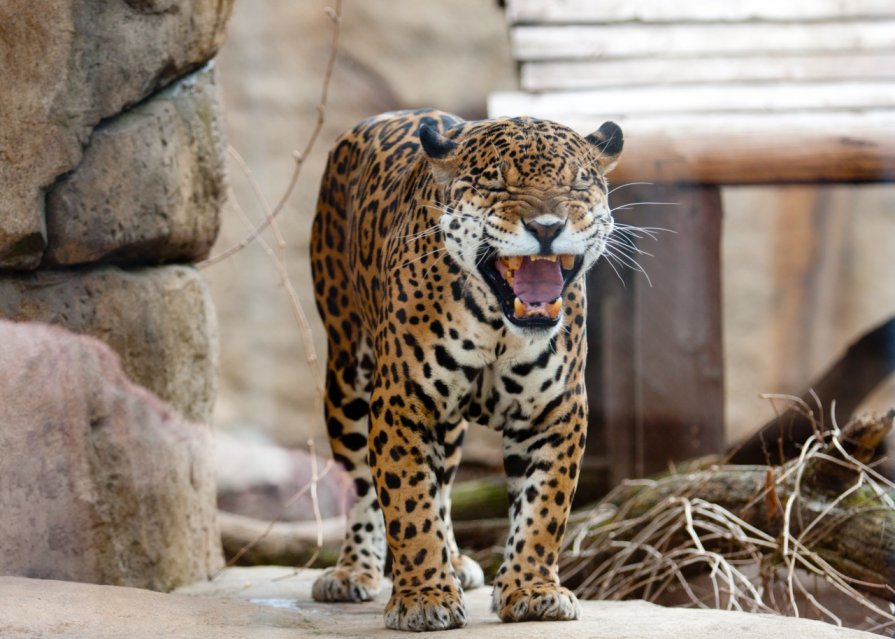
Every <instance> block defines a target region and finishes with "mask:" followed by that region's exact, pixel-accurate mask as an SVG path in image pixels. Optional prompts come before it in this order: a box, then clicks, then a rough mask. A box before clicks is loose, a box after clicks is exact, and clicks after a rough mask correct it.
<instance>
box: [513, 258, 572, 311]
mask: <svg viewBox="0 0 895 639" xmlns="http://www.w3.org/2000/svg"><path fill="white" fill-rule="evenodd" d="M514 275H515V277H514V279H513V293H515V294H516V297H518V298H519V299H520V300H522V301H523V302H525V303H526V304H546V303H550V302H553V301H554V300H556V298H558V297H559V296H561V295H562V268H561V267H560V262H559V260H556V259H554V260H539V259H537V258H536V259H534V260H532V259H531V258H530V257H528V256H526V257H524V258H523V259H522V264H520V266H519V268H518V269H517V270H516V272H515V274H514Z"/></svg>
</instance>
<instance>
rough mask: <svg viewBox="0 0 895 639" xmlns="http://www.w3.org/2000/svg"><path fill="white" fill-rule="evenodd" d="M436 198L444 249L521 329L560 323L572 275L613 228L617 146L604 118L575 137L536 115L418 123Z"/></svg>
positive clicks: (615, 130)
mask: <svg viewBox="0 0 895 639" xmlns="http://www.w3.org/2000/svg"><path fill="white" fill-rule="evenodd" d="M420 141H421V144H422V147H423V150H424V152H425V154H426V156H427V158H428V161H429V164H430V167H431V169H432V174H433V176H434V178H435V180H436V181H437V182H438V184H439V186H440V193H441V197H442V199H443V201H440V202H438V206H439V208H440V210H441V219H440V226H441V230H442V235H443V238H444V243H445V248H446V249H447V251H448V253H449V254H450V255H451V257H452V258H453V259H454V260H456V261H457V262H458V263H459V264H460V266H461V267H462V268H464V269H465V270H466V271H467V272H468V273H470V274H473V275H475V276H477V277H480V278H481V279H482V280H484V282H486V283H487V285H488V287H489V288H490V290H491V291H492V292H493V293H494V295H495V296H496V297H497V300H498V302H499V305H500V308H501V310H502V311H503V314H504V318H505V319H504V321H505V322H507V323H509V325H510V326H511V327H514V328H516V329H523V331H524V332H526V333H531V332H543V331H545V330H548V331H549V330H552V329H555V328H556V327H557V326H558V325H559V324H560V323H561V321H562V316H563V306H564V305H563V298H564V296H565V292H566V289H567V287H568V285H569V283H570V282H571V281H572V280H574V279H575V278H576V277H578V276H579V275H580V274H581V273H583V272H584V271H586V270H587V269H589V268H590V267H591V266H593V264H594V263H595V262H596V261H597V259H598V258H599V257H600V255H602V253H603V251H604V250H605V248H606V241H607V238H608V236H609V234H610V233H611V232H612V229H613V222H612V217H611V215H610V210H609V205H608V199H607V195H608V190H607V184H606V174H607V173H609V171H611V170H612V168H613V167H614V166H615V164H616V162H617V161H618V158H619V155H620V154H621V151H622V145H623V138H622V131H621V129H620V128H619V127H618V126H617V125H616V124H614V123H612V122H606V123H605V124H603V125H602V126H601V127H600V128H599V130H597V131H596V132H594V133H592V134H590V135H588V136H586V137H582V136H580V135H578V134H577V133H575V132H574V131H572V130H571V129H569V128H568V127H564V126H562V125H559V124H556V123H553V122H548V121H544V120H537V119H533V118H513V119H501V120H490V121H489V120H486V121H483V122H481V123H478V124H476V125H474V126H472V127H470V128H468V129H466V130H464V131H463V132H462V133H461V134H455V135H452V132H451V131H447V132H446V133H444V134H442V133H440V132H439V131H438V130H437V129H436V128H435V127H434V126H433V125H423V126H422V127H420Z"/></svg>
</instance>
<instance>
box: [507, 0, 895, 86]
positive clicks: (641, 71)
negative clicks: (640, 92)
mask: <svg viewBox="0 0 895 639" xmlns="http://www.w3.org/2000/svg"><path fill="white" fill-rule="evenodd" d="M893 6H895V3H893ZM519 74H520V81H521V84H522V88H523V89H525V90H527V91H546V90H565V89H592V88H605V87H622V86H638V85H653V86H662V85H669V84H685V83H695V84H698V83H709V82H713V83H732V84H735V83H743V82H768V81H773V80H780V81H786V82H804V81H815V82H816V81H831V80H895V51H893V52H891V53H878V54H872V53H863V52H859V51H848V52H842V53H834V54H818V55H778V56H750V57H733V58H731V57H707V58H706V57H703V58H682V59H681V58H644V59H635V60H600V61H594V60H562V61H553V62H525V63H523V64H522V65H521V68H520V70H519Z"/></svg>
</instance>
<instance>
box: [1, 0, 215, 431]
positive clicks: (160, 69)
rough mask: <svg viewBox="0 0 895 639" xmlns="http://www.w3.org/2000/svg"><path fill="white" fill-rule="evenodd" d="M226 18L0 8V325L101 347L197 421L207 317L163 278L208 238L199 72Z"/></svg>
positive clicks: (155, 3)
mask: <svg viewBox="0 0 895 639" xmlns="http://www.w3.org/2000/svg"><path fill="white" fill-rule="evenodd" d="M231 10H232V0H208V1H207V2H186V1H185V0H114V1H105V0H82V1H77V2H76V1H75V0H37V1H33V0H11V1H10V2H4V3H2V5H0V60H3V61H4V63H3V64H2V65H0V87H2V89H3V90H2V91H0V113H3V114H4V117H3V126H2V127H0V185H2V188H0V317H4V318H8V319H14V320H38V321H46V322H52V323H55V324H59V325H62V326H65V327H68V328H71V329H72V330H74V331H77V332H81V333H87V334H91V335H94V336H96V337H99V338H100V339H102V340H104V341H106V342H107V343H108V344H109V345H111V346H112V348H113V349H115V350H116V352H117V353H118V354H119V355H120V357H121V358H122V361H123V363H124V368H125V370H126V372H127V373H128V374H129V375H130V376H131V377H132V379H133V380H134V381H136V382H138V383H140V384H142V385H143V386H146V387H147V388H149V389H150V390H152V391H154V392H155V393H156V394H158V395H159V397H160V398H162V399H164V400H166V401H168V402H170V403H171V404H172V405H173V406H174V407H175V408H177V409H178V410H180V411H181V412H182V413H183V414H184V415H185V416H187V417H189V418H190V419H195V420H199V421H209V420H210V418H211V409H212V406H213V403H214V395H215V386H216V368H217V360H218V349H217V325H216V322H215V314H214V311H213V307H212V304H211V301H210V297H209V295H208V293H207V291H206V286H205V283H204V281H203V280H202V278H200V277H199V276H198V274H197V273H196V272H195V271H194V270H193V269H192V268H191V267H189V266H179V267H171V266H160V265H161V264H163V263H168V262H178V263H181V264H189V263H191V262H194V261H197V260H201V259H202V258H204V257H205V256H207V255H208V252H209V250H210V248H211V245H212V244H213V243H214V240H215V238H216V237H217V233H218V229H219V227H220V209H221V207H222V205H223V200H224V193H225V185H224V156H225V155H224V154H225V143H224V137H223V134H222V123H221V122H222V116H221V113H220V107H219V101H218V90H217V86H216V81H215V69H214V64H213V62H211V60H212V58H213V57H214V55H215V54H216V53H217V51H218V49H219V47H220V46H221V44H222V43H223V38H224V27H225V25H226V22H227V20H228V18H229V16H230V13H231ZM135 267H138V268H135ZM123 268H124V269H127V270H122V269H123Z"/></svg>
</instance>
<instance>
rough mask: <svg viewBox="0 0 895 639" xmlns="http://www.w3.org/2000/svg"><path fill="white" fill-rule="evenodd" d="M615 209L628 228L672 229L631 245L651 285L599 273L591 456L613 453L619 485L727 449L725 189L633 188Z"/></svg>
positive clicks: (620, 194)
mask: <svg viewBox="0 0 895 639" xmlns="http://www.w3.org/2000/svg"><path fill="white" fill-rule="evenodd" d="M639 202H668V203H671V204H661V205H656V204H649V205H647V204H641V205H637V203H639ZM612 205H613V207H614V208H615V209H616V213H615V218H616V220H617V221H618V222H620V223H621V224H630V225H633V226H638V227H661V228H665V229H669V230H671V231H674V232H673V233H669V232H664V231H660V232H658V233H657V237H658V240H657V241H655V242H654V241H652V240H650V239H648V238H647V239H634V240H632V243H633V246H635V247H637V248H639V249H640V250H643V251H646V252H648V253H651V254H652V255H653V257H649V256H645V255H635V256H634V257H635V258H636V259H637V261H638V262H639V263H640V264H641V265H642V266H643V268H644V270H646V272H647V273H648V275H649V281H648V280H647V277H646V276H645V275H643V274H642V273H638V272H636V271H633V270H631V269H630V268H628V267H623V266H619V265H618V264H615V268H616V270H618V275H616V273H615V272H614V271H613V270H612V268H610V267H609V264H608V263H605V264H603V265H602V267H600V268H598V269H596V270H595V271H594V273H592V274H591V282H590V288H591V309H590V314H591V316H592V317H593V316H594V315H598V319H593V320H592V321H591V323H590V324H589V328H590V329H591V333H590V337H589V340H590V347H591V355H590V356H589V358H588V359H589V361H588V367H589V370H590V372H589V380H588V381H589V387H588V392H589V395H590V405H591V438H590V445H589V453H588V455H589V458H590V457H591V456H595V455H596V456H598V457H599V456H601V455H605V454H606V453H608V458H609V466H610V480H611V482H612V484H616V483H618V482H619V481H620V480H622V479H624V478H627V477H643V476H646V475H649V474H651V473H654V472H657V471H660V470H662V469H664V468H665V467H666V466H667V465H668V464H669V463H670V462H674V461H682V460H686V459H691V458H693V457H696V456H699V455H703V454H707V453H721V452H723V450H724V443H725V442H724V370H723V348H722V341H721V339H722V335H721V270H720V240H721V198H720V189H719V188H718V187H714V186H689V185H688V186H672V185H661V186H649V187H645V186H628V187H625V188H622V189H620V190H618V191H617V192H615V193H613V196H612ZM615 237H616V239H617V240H621V239H623V237H624V230H620V231H618V232H617V234H616V236H615ZM604 259H605V258H604ZM650 282H651V285H650ZM597 367H599V373H596V372H594V369H595V368H597ZM594 435H596V437H594ZM599 439H602V440H603V441H598V440H599Z"/></svg>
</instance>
